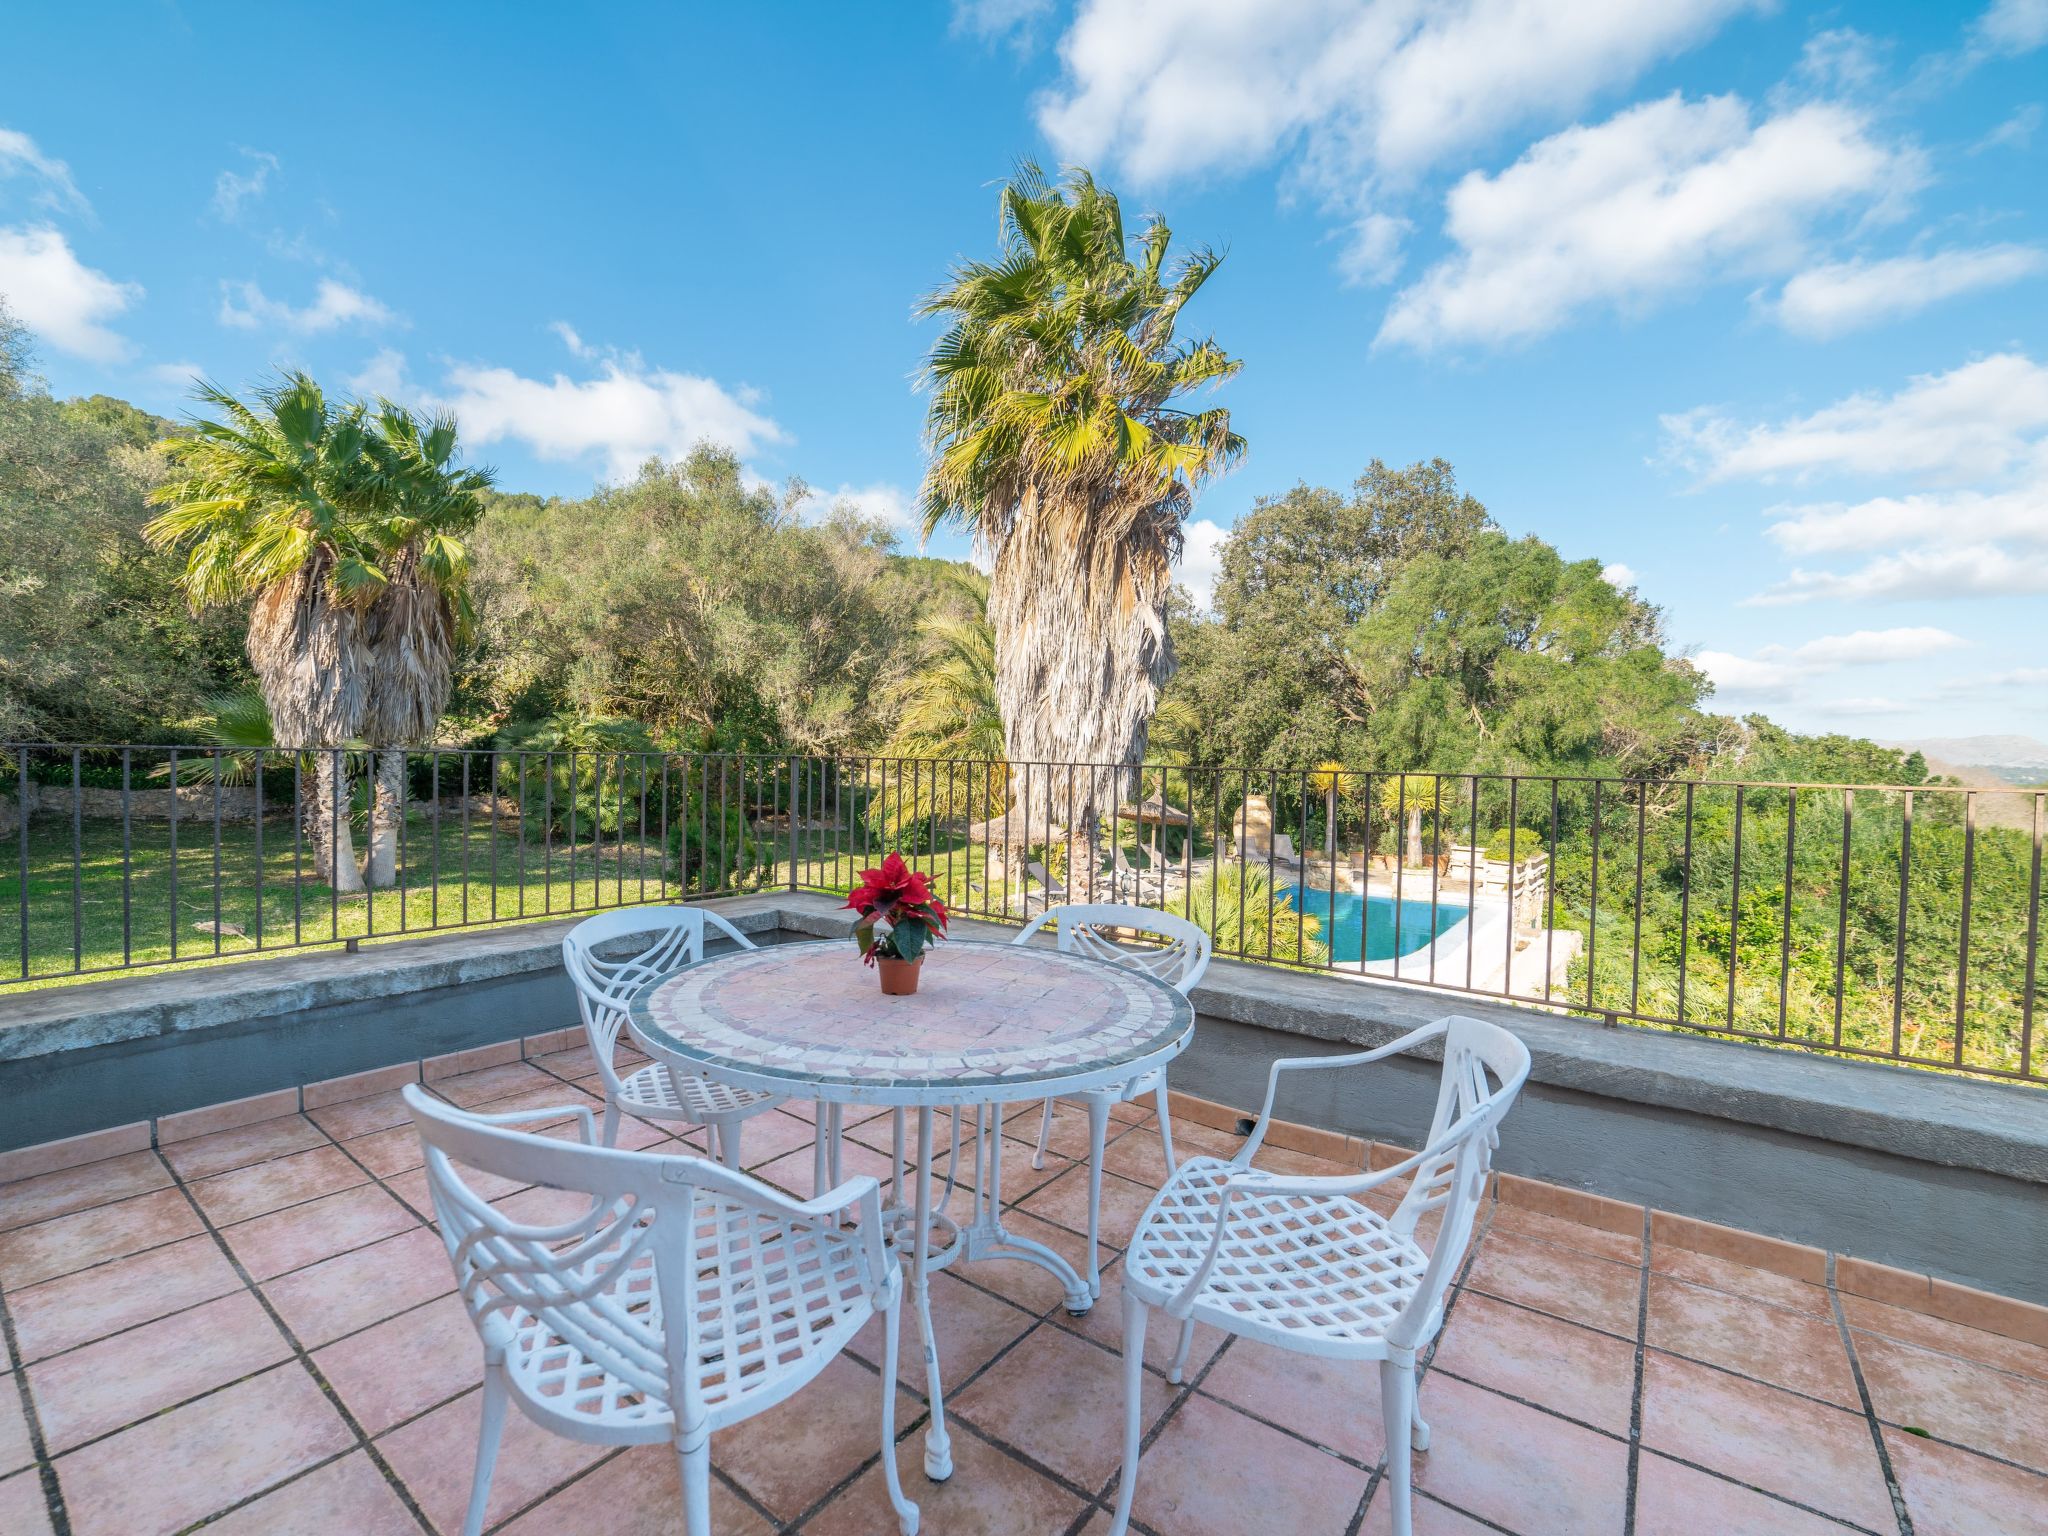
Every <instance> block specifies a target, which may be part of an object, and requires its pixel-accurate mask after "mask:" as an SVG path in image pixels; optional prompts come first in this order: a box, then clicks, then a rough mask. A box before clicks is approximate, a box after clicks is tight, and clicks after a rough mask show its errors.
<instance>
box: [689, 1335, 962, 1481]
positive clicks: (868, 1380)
mask: <svg viewBox="0 0 2048 1536" xmlns="http://www.w3.org/2000/svg"><path fill="white" fill-rule="evenodd" d="M920 1411H921V1410H920V1407H919V1404H918V1402H917V1400H916V1399H915V1398H913V1397H911V1396H910V1395H909V1394H908V1393H907V1392H904V1391H903V1390H902V1389H901V1388H898V1389H897V1392H896V1428H897V1431H898V1433H901V1432H902V1430H903V1429H904V1428H905V1426H907V1425H908V1424H910V1423H911V1422H912V1420H913V1419H914V1417H915V1416H916V1415H917V1414H918V1413H919V1412H920ZM881 1435H882V1381H881V1377H880V1376H879V1375H877V1374H876V1373H875V1372H874V1371H871V1370H869V1369H868V1368H867V1367H866V1366H863V1365H858V1364H856V1363H855V1362H854V1361H852V1360H849V1359H847V1358H846V1357H845V1356H843V1355H842V1356H840V1357H839V1358H838V1359H836V1360H834V1361H833V1362H832V1363H831V1364H830V1365H827V1366H826V1367H825V1369H824V1370H822V1371H820V1372H819V1373H818V1375H817V1377H816V1378H815V1379H813V1380H812V1381H810V1382H808V1383H806V1384H805V1385H804V1386H803V1387H801V1388H799V1389H798V1391H797V1393H796V1395H795V1396H794V1397H791V1398H789V1399H788V1400H787V1401H785V1402H782V1403H779V1404H777V1405H776V1406H775V1407H773V1408H770V1409H769V1410H768V1411H767V1412H765V1413H762V1414H757V1415H756V1416H755V1417H753V1418H751V1419H746V1420H743V1421H742V1422H740V1423H738V1424H735V1425H733V1426H732V1428H730V1429H722V1430H720V1431H718V1433H716V1434H715V1435H713V1436H712V1437H711V1460H712V1464H713V1465H714V1466H716V1467H718V1468H719V1469H720V1470H721V1471H723V1472H724V1473H725V1474H726V1475H727V1476H728V1477H730V1478H731V1479H732V1480H733V1481H734V1482H736V1483H738V1484H739V1485H740V1486H741V1487H742V1488H744V1489H746V1490H747V1492H748V1493H749V1494H751V1495H752V1496H753V1497H754V1499H755V1500H756V1501H758V1502H759V1503H760V1504H761V1506H762V1507H763V1508H764V1509H768V1510H771V1511H773V1512H774V1514H775V1515H776V1517H777V1518H778V1519H782V1520H791V1519H794V1518H795V1517H796V1516H797V1515H799V1514H801V1513H803V1512H804V1511H805V1510H806V1509H809V1508H810V1507H811V1506H812V1505H813V1504H815V1503H817V1502H818V1500H819V1499H821V1498H823V1497H824V1496H825V1495H826V1494H827V1493H828V1492H830V1491H831V1489H832V1488H833V1487H834V1486H835V1485H837V1484H838V1483H840V1482H842V1481H844V1480H845V1479H847V1478H849V1477H851V1476H852V1475H853V1474H854V1472H855V1471H857V1470H858V1469H859V1467H860V1465H861V1463H862V1462H864V1461H866V1460H868V1459H869V1458H870V1457H879V1456H880V1455H881V1453H882V1439H881ZM921 1439H922V1437H920V1443H921Z"/></svg>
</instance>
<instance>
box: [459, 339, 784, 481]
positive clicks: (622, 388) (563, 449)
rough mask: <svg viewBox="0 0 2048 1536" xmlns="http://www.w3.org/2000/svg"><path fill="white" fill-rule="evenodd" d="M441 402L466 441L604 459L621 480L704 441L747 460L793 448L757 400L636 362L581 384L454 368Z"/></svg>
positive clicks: (606, 368)
mask: <svg viewBox="0 0 2048 1536" xmlns="http://www.w3.org/2000/svg"><path fill="white" fill-rule="evenodd" d="M435 399H436V403H438V404H441V405H445V406H447V407H448V408H449V409H451V410H453V411H454V412H455V413H456V415H457V416H458V417H460V418H461V421H462V432H463V437H464V439H465V440H466V441H469V442H474V443H488V442H494V441H497V440H499V439H501V438H511V439H515V440H517V441H519V442H523V443H525V444H526V445H527V446H528V447H530V448H531V449H532V450H533V451H534V452H535V453H536V454H537V455H539V456H540V457H541V458H543V459H556V460H574V459H585V458H593V457H595V458H600V459H601V460H602V461H603V463H604V466H605V469H606V471H607V472H608V473H609V474H611V475H612V476H614V477H615V478H618V479H625V478H627V477H629V476H631V475H632V474H633V473H634V472H635V471H636V470H637V469H638V468H639V466H640V464H641V463H642V462H643V461H645V460H646V459H648V458H649V457H653V456H657V455H658V456H660V457H662V458H669V459H674V458H681V457H682V456H683V455H685V454H687V453H688V452H689V451H690V450H691V449H692V448H693V447H695V446H697V445H698V444H699V443H718V444H722V445H724V446H725V447H728V448H730V449H732V451H733V452H734V453H736V454H738V455H739V456H740V457H741V458H743V459H744V458H748V457H751V456H752V455H753V453H754V452H755V451H756V450H757V449H758V448H760V447H761V446H763V445H764V444H768V443H784V442H788V441H789V440H790V439H789V435H788V434H787V433H786V432H784V431H783V429H782V428H781V427H780V426H778V425H777V424H776V423H775V422H774V421H773V420H771V419H770V418H769V417H767V416H765V415H763V414H762V413H761V412H760V411H758V410H757V409H755V407H756V406H757V405H759V403H760V397H759V395H758V394H757V392H755V391H753V390H750V389H746V388H743V387H742V388H739V389H728V388H726V387H725V386H724V385H723V384H720V383H719V382H718V381H717V380H715V379H707V378H703V377H700V376H698V375H696V374H688V373H674V372H671V371H669V370H667V369H664V368H649V367H647V366H646V364H644V363H643V362H642V361H641V360H640V359H639V358H638V357H636V356H632V355H627V356H623V357H613V358H608V359H607V360H606V361H605V362H604V363H603V364H602V365H601V366H600V369H599V372H598V373H597V374H596V376H594V377H589V378H581V379H572V378H570V377H569V376H568V375H567V374H562V373H557V374H554V375H553V376H552V377H550V378H547V379H537V378H528V377H526V376H525V375H523V374H520V373H517V372H515V371H513V370H512V369H510V368H491V367H484V366H481V365H478V364H469V363H463V364H457V365H455V366H454V367H451V368H450V369H449V370H448V373H447V378H446V380H445V382H444V383H443V385H442V387H441V389H440V390H439V391H438V392H437V394H436V396H435Z"/></svg>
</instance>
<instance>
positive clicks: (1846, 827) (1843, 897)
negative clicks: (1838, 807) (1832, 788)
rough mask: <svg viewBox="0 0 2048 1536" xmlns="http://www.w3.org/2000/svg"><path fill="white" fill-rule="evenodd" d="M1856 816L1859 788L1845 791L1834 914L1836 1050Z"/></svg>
mask: <svg viewBox="0 0 2048 1536" xmlns="http://www.w3.org/2000/svg"><path fill="white" fill-rule="evenodd" d="M1855 819H1856V791H1855V790H1853V789H1845V790H1843V791H1842V873H1841V882H1840V886H1839V889H1838V890H1837V891H1836V913H1835V1035H1834V1043H1835V1048H1836V1049H1837V1050H1840V1049H1841V1046H1842V1008H1843V1004H1844V1003H1845V1002H1846V1001H1847V997H1846V994H1847V992H1848V988H1849V973H1848V960H1849V843H1850V838H1851V836H1852V834H1853V831H1854V824H1855Z"/></svg>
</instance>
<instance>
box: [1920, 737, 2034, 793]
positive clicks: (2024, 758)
mask: <svg viewBox="0 0 2048 1536" xmlns="http://www.w3.org/2000/svg"><path fill="white" fill-rule="evenodd" d="M1880 745H1883V746H1887V747H1895V748H1897V749H1898V750H1899V751H1902V752H1918V753H1920V755H1921V756H1923V757H1925V758H1928V759H1929V760H1930V761H1934V760H1938V761H1940V762H1942V763H1953V764H1955V765H1957V766H1958V767H1962V768H1981V769H1985V770H1988V771H1989V772H1991V773H1993V774H1996V775H1997V776H1998V777H2000V778H2004V779H2017V780H2019V781H2020V782H2022V783H2035V782H2038V781H2040V780H2042V779H2048V741H2037V740H2035V739H2034V738H2033V737H2032V736H1927V737H1922V738H1921V739H1920V740H1918V741H1887V742H1883V743H1880Z"/></svg>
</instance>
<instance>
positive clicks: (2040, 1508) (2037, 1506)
mask: <svg viewBox="0 0 2048 1536" xmlns="http://www.w3.org/2000/svg"><path fill="white" fill-rule="evenodd" d="M1884 1443H1885V1449H1886V1450H1887V1451H1888V1452H1889V1453H1890V1454H1891V1458H1892V1471H1893V1472H1894V1474H1896V1476H1897V1477H1898V1479H1899V1489H1900V1491H1901V1492H1902V1493H1903V1494H1904V1495H1905V1498H1906V1512H1907V1513H1908V1514H1910V1515H1911V1516H1912V1517H1913V1533H1914V1536H2040V1533H2041V1532H2042V1531H2048V1477H2043V1476H2042V1475H2041V1474H2040V1473H2038V1472H2023V1471H2021V1470H2020V1469H2019V1468H2017V1467H2008V1466H2006V1465H2004V1464H2003V1463H2001V1462H1996V1461H1987V1460H1986V1459H1985V1458H1983V1457H1982V1456H1978V1455H1974V1454H1972V1453H1971V1452H1969V1451H1963V1450H1958V1449H1956V1448H1955V1447H1954V1446H1950V1445H1937V1444H1934V1443H1933V1442H1932V1441H1928V1440H1922V1439H1921V1438H1920V1437H1919V1436H1917V1435H1908V1434H1904V1433H1901V1432H1900V1431H1898V1430H1895V1429H1887V1430H1886V1431H1885V1432H1884Z"/></svg>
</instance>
